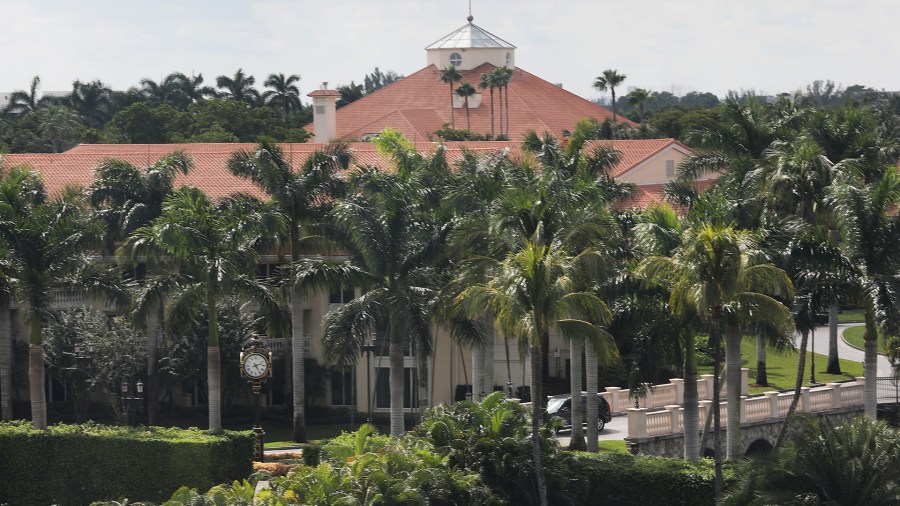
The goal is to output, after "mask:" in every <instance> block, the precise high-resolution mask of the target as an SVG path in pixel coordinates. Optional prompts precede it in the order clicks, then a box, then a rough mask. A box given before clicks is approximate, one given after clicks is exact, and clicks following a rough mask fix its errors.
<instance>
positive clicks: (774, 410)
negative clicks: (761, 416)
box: [763, 390, 778, 418]
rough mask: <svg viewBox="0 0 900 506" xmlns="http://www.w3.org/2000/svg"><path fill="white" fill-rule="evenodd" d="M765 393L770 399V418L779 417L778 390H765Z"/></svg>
mask: <svg viewBox="0 0 900 506" xmlns="http://www.w3.org/2000/svg"><path fill="white" fill-rule="evenodd" d="M763 395H765V396H766V398H768V399H769V418H777V417H778V392H775V391H773V390H769V391H768V392H764V393H763Z"/></svg>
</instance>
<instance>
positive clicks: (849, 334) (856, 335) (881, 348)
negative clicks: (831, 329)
mask: <svg viewBox="0 0 900 506" xmlns="http://www.w3.org/2000/svg"><path fill="white" fill-rule="evenodd" d="M865 333H866V326H865V325H860V326H858V327H850V328H849V329H844V341H847V344H849V345H850V346H853V347H856V348H859V349H863V346H865V339H864V338H863V334H865ZM878 353H886V349H885V342H884V335H882V333H881V331H880V330H879V331H878Z"/></svg>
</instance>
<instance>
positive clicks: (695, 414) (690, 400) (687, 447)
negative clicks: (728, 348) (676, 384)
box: [684, 334, 700, 462]
mask: <svg viewBox="0 0 900 506" xmlns="http://www.w3.org/2000/svg"><path fill="white" fill-rule="evenodd" d="M684 346H685V353H684V458H685V459H686V460H690V461H694V462H696V461H697V459H699V458H700V445H699V432H700V408H699V405H698V395H697V350H695V349H694V336H693V334H691V335H688V336H687V337H686V338H685V341H684Z"/></svg>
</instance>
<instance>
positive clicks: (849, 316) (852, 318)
mask: <svg viewBox="0 0 900 506" xmlns="http://www.w3.org/2000/svg"><path fill="white" fill-rule="evenodd" d="M861 321H865V312H864V311H863V310H862V309H844V310H843V311H841V312H840V313H838V323H854V322H861Z"/></svg>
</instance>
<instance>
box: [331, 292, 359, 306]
mask: <svg viewBox="0 0 900 506" xmlns="http://www.w3.org/2000/svg"><path fill="white" fill-rule="evenodd" d="M353 298H354V297H353V289H352V288H349V289H347V288H344V289H342V290H332V291H331V293H329V294H328V303H329V304H346V303H348V302H350V301H351V300H353Z"/></svg>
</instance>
